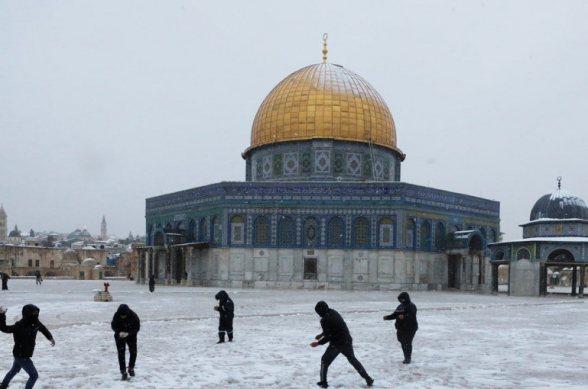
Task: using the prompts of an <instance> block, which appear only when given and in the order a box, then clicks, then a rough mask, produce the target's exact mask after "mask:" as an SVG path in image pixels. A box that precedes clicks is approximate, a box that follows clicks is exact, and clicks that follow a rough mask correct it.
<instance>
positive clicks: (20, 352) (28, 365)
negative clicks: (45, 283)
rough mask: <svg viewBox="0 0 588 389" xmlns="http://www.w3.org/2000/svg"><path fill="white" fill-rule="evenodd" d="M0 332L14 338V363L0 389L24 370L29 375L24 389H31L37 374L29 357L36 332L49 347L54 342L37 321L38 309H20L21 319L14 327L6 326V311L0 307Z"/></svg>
mask: <svg viewBox="0 0 588 389" xmlns="http://www.w3.org/2000/svg"><path fill="white" fill-rule="evenodd" d="M0 331H2V332H5V333H7V334H12V336H13V337H14V348H13V349H12V355H13V356H14V363H13V365H12V369H10V371H9V372H8V373H7V374H6V376H5V377H4V380H2V383H1V384H0V389H6V388H8V384H9V383H10V381H11V380H12V378H13V377H14V376H15V375H16V374H18V372H19V371H20V370H21V369H24V371H26V372H27V373H28V375H29V379H28V381H27V383H26V385H25V389H31V388H32V387H33V386H34V385H35V382H36V381H37V379H38V378H39V374H38V373H37V369H36V368H35V364H34V363H33V360H32V359H31V357H32V356H33V352H34V351H35V340H36V339H37V332H39V331H41V333H42V334H43V335H45V337H46V338H47V339H48V340H49V341H50V342H51V346H55V340H53V335H51V332H49V330H48V329H47V328H46V327H45V326H44V325H43V323H41V322H40V321H39V308H37V307H36V306H34V305H33V304H27V305H25V306H24V307H22V319H21V320H19V321H17V322H16V323H14V325H11V326H7V325H6V309H2V308H1V307H0Z"/></svg>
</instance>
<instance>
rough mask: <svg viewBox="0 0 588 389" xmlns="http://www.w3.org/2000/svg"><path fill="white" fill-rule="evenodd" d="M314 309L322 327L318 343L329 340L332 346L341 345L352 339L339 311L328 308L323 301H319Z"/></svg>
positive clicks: (324, 342) (348, 342)
mask: <svg viewBox="0 0 588 389" xmlns="http://www.w3.org/2000/svg"><path fill="white" fill-rule="evenodd" d="M314 310H315V312H316V313H317V314H318V315H319V316H320V317H321V327H322V328H323V337H322V338H321V339H320V340H319V341H318V344H321V345H322V344H326V343H329V342H331V345H332V346H342V345H346V344H350V343H351V342H352V341H353V339H352V338H351V334H350V333H349V329H348V328H347V324H345V320H343V318H342V317H341V315H339V312H337V311H335V310H334V309H331V308H329V306H328V305H327V303H326V302H324V301H319V302H318V303H317V304H316V306H315V307H314Z"/></svg>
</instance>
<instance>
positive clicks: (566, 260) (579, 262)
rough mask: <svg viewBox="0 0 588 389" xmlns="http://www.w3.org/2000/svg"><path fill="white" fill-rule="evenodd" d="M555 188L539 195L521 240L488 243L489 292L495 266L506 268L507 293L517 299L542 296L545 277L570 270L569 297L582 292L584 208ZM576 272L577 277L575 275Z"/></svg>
mask: <svg viewBox="0 0 588 389" xmlns="http://www.w3.org/2000/svg"><path fill="white" fill-rule="evenodd" d="M558 181H560V182H559V183H558V188H557V189H556V190H554V191H553V192H551V193H548V194H546V195H544V196H541V198H539V200H537V201H536V202H535V205H534V206H533V208H532V209H531V215H530V219H529V221H528V222H527V223H523V224H521V225H520V226H521V227H523V239H520V240H513V241H507V242H506V241H505V242H498V243H490V244H489V245H488V246H489V249H490V251H491V253H492V262H491V263H492V265H493V269H494V271H493V273H494V276H493V290H495V291H497V290H498V266H500V265H507V266H508V270H509V272H508V292H509V293H510V294H512V295H519V296H537V295H542V294H546V292H547V285H548V284H549V280H548V274H554V273H556V272H557V273H559V272H560V271H561V270H562V269H570V270H571V271H570V277H571V278H572V281H571V288H572V295H576V294H577V293H578V289H577V287H579V291H580V293H582V292H583V284H582V283H580V282H579V279H578V277H580V279H584V278H585V266H586V265H588V260H587V259H586V258H588V207H587V206H586V203H585V202H584V200H583V199H582V198H581V197H579V196H577V195H576V194H574V193H572V192H570V191H567V190H564V189H561V178H558ZM578 270H579V273H580V275H578Z"/></svg>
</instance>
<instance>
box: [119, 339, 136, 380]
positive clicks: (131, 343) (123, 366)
mask: <svg viewBox="0 0 588 389" xmlns="http://www.w3.org/2000/svg"><path fill="white" fill-rule="evenodd" d="M115 341H116V349H117V351H118V366H119V367H120V371H121V372H124V371H127V365H126V364H125V347H126V345H127V344H128V345H129V354H130V357H129V368H131V369H134V368H135V361H136V360H137V335H129V336H127V337H126V338H122V339H115Z"/></svg>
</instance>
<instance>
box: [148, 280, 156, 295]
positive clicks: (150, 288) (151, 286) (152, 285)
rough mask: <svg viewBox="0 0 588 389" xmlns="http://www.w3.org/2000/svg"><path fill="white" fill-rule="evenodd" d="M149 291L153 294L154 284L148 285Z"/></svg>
mask: <svg viewBox="0 0 588 389" xmlns="http://www.w3.org/2000/svg"><path fill="white" fill-rule="evenodd" d="M149 291H150V292H151V293H153V292H154V291H155V283H153V284H152V283H151V282H150V283H149Z"/></svg>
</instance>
